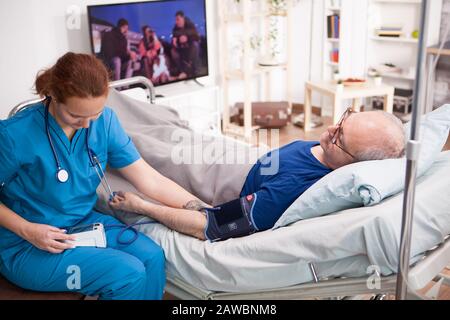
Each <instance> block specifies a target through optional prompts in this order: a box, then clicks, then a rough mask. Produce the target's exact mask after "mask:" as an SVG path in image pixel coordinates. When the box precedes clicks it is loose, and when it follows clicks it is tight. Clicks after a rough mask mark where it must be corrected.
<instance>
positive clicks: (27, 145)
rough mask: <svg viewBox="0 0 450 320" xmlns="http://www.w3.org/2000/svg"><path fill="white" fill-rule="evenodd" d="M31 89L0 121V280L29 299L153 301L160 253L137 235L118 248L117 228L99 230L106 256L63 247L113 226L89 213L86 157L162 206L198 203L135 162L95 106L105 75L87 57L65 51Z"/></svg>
mask: <svg viewBox="0 0 450 320" xmlns="http://www.w3.org/2000/svg"><path fill="white" fill-rule="evenodd" d="M36 91H37V93H38V94H39V95H40V96H42V97H46V99H45V100H44V101H43V102H42V103H38V104H36V105H34V106H32V107H30V108H28V109H27V110H25V111H22V112H20V113H19V114H17V115H16V116H14V117H13V118H11V119H8V120H4V121H0V141H1V143H0V164H1V165H0V185H3V187H2V188H1V190H0V273H1V274H2V275H3V276H4V277H6V278H7V279H8V280H10V281H11V282H12V283H14V284H16V285H18V286H20V287H22V288H24V289H29V290H35V291H46V292H66V291H76V292H79V293H82V294H85V295H89V296H99V297H100V299H105V300H113V299H121V300H122V299H161V298H162V294H163V289H164V285H165V271H164V269H165V266H164V261H165V260H164V253H163V251H162V249H161V248H160V247H159V246H158V245H157V244H155V243H154V242H153V241H152V240H151V239H150V238H148V237H147V236H145V235H143V234H139V236H138V238H137V240H136V241H134V242H132V243H131V244H128V245H123V244H121V243H122V242H120V243H118V241H117V234H118V233H119V231H120V229H108V230H107V231H106V237H107V248H94V247H78V248H74V247H73V245H72V244H71V243H70V240H73V236H71V235H69V234H67V232H66V231H67V229H68V228H70V227H74V226H85V225H89V224H93V223H97V222H100V223H103V224H104V225H118V224H120V223H119V222H118V221H117V220H116V219H114V218H112V217H110V216H105V215H102V214H100V213H98V212H96V211H95V210H94V209H93V208H94V205H95V203H96V199H97V196H96V189H97V187H98V185H99V183H100V178H99V175H98V174H97V172H96V170H95V168H94V165H93V162H92V159H91V156H92V155H94V156H95V157H96V159H97V160H98V162H99V163H100V166H101V167H102V169H103V170H105V168H106V165H107V164H108V165H109V166H110V167H111V168H114V169H117V170H118V171H119V172H120V173H121V174H122V175H123V176H124V177H125V178H126V179H127V180H128V181H129V182H130V183H132V184H133V185H134V186H135V187H136V189H138V190H139V191H140V192H142V193H143V194H146V195H147V196H149V197H150V198H153V199H155V200H157V201H159V202H161V203H164V204H166V205H167V206H171V207H174V208H182V207H183V206H184V205H186V204H188V203H192V202H197V201H198V199H197V198H196V197H194V196H193V195H191V194H189V193H188V192H187V191H185V190H184V189H183V188H181V187H180V186H178V185H177V184H175V183H174V182H172V181H170V180H168V179H166V178H164V177H163V176H161V175H160V174H158V173H157V172H156V171H155V170H154V169H152V168H151V167H150V166H149V165H148V164H147V163H146V162H145V161H144V160H143V159H142V158H141V157H140V155H139V153H138V151H137V150H136V148H135V146H134V144H133V142H132V141H131V139H130V138H129V137H128V136H127V134H126V133H125V132H124V130H123V129H122V127H121V125H120V123H119V120H118V119H117V116H116V115H115V114H114V112H113V111H112V110H111V109H109V108H107V107H105V106H104V105H105V102H106V99H107V94H108V72H107V70H106V69H105V67H104V66H103V64H102V63H101V62H100V61H99V60H97V59H96V58H95V57H93V56H90V55H84V54H75V53H67V54H66V55H64V56H63V57H61V58H60V59H59V60H58V61H57V63H56V64H55V65H54V66H53V67H52V68H50V69H48V70H46V71H44V72H42V73H40V75H39V76H38V77H37V79H36ZM88 148H89V149H88ZM125 236H128V237H131V236H130V235H129V234H128V235H127V234H125ZM125 238H126V237H125ZM125 240H126V239H125ZM74 277H78V278H74Z"/></svg>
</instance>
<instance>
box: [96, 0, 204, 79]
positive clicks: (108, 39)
mask: <svg viewBox="0 0 450 320" xmlns="http://www.w3.org/2000/svg"><path fill="white" fill-rule="evenodd" d="M88 18H89V28H90V37H91V48H92V52H93V54H95V55H96V56H97V57H98V58H99V59H101V60H102V61H103V62H104V64H105V65H106V66H107V68H108V69H109V70H110V71H111V80H119V79H125V78H129V77H133V76H145V77H147V78H149V79H150V80H151V81H152V82H153V84H154V85H155V86H159V85H163V84H168V83H173V82H177V81H185V80H191V79H195V78H198V77H204V76H207V75H208V73H209V72H208V46H207V27H206V4H205V0H163V1H143V2H131V3H130V2H129V3H120V4H109V5H95V6H88Z"/></svg>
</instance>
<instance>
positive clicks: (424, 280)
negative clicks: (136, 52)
mask: <svg viewBox="0 0 450 320" xmlns="http://www.w3.org/2000/svg"><path fill="white" fill-rule="evenodd" d="M131 85H141V86H144V87H145V89H146V90H147V91H148V95H147V98H148V102H149V103H150V104H153V103H154V99H155V90H154V86H153V84H152V83H151V81H150V80H148V79H147V78H145V77H134V78H130V79H125V80H119V81H114V82H111V83H110V85H109V87H110V88H115V89H121V88H122V89H125V90H126V89H128V88H129V86H131ZM42 100H43V99H32V100H27V101H25V102H22V103H20V104H18V105H17V106H16V107H14V108H13V109H12V110H11V112H10V113H9V117H12V116H14V115H15V114H16V113H18V112H20V111H22V110H24V109H26V108H27V107H29V106H31V105H32V104H35V103H38V102H40V101H42ZM449 263H450V236H447V237H446V238H445V239H444V241H443V242H442V244H440V245H438V246H436V247H435V248H432V249H431V250H430V251H428V252H427V253H426V254H425V255H424V257H423V258H422V259H421V260H420V261H418V262H416V263H415V264H414V265H413V266H412V267H411V270H410V271H409V274H408V277H407V279H408V284H409V285H410V287H409V289H410V290H420V289H423V288H424V287H425V286H426V285H427V284H429V283H430V281H435V282H436V284H435V285H434V286H433V287H432V288H431V289H429V290H428V292H427V293H425V294H419V293H417V292H412V291H408V292H407V296H406V297H407V298H409V299H430V298H436V296H437V292H439V289H440V287H441V285H442V284H446V285H449V286H450V276H448V275H446V274H443V273H441V271H442V270H444V269H445V268H448V269H449V270H450V266H449ZM310 270H311V273H312V276H313V279H314V282H311V283H305V284H301V285H296V286H291V287H285V288H277V289H270V290H260V291H253V292H237V293H231V292H213V291H208V290H203V289H199V288H196V287H194V286H192V285H190V284H188V283H187V282H185V281H184V280H182V279H179V278H176V277H173V276H171V275H168V277H167V285H166V292H168V293H169V294H171V295H173V296H175V297H177V298H180V299H186V300H249V299H255V300H260V299H271V300H281V299H329V298H341V299H349V298H351V297H355V296H356V297H357V296H359V295H362V294H372V295H374V299H379V300H381V299H384V298H385V297H386V295H388V294H394V293H396V286H398V276H399V275H395V274H394V275H391V276H387V277H382V276H380V275H378V274H375V276H377V277H378V279H379V286H378V287H377V288H374V289H370V288H369V287H368V285H367V283H368V278H364V277H362V278H337V279H319V278H318V277H317V273H316V270H315V267H314V264H310ZM369 276H370V275H369ZM372 276H374V275H372ZM397 289H398V288H397Z"/></svg>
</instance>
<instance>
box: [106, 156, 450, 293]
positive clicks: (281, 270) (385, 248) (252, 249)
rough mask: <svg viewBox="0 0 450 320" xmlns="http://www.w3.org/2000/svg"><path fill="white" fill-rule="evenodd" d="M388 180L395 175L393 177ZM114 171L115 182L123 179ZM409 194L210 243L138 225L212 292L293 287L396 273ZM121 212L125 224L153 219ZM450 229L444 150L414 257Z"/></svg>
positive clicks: (427, 178)
mask: <svg viewBox="0 0 450 320" xmlns="http://www.w3.org/2000/svg"><path fill="white" fill-rule="evenodd" d="M386 178H388V177H386ZM115 179H118V178H114V176H112V177H111V180H112V184H113V185H114V184H115V183H119V182H118V181H115ZM402 203H403V194H398V195H396V196H394V197H391V198H388V199H386V200H384V201H383V202H382V203H381V204H379V205H377V206H374V207H364V208H357V209H350V210H345V211H342V212H337V213H335V214H333V215H329V216H324V217H320V218H315V219H310V220H304V221H300V222H297V223H295V224H293V225H291V226H289V227H285V228H281V229H278V230H275V231H272V230H269V231H265V232H261V233H257V234H254V235H251V236H248V237H245V238H239V239H230V240H228V241H224V242H218V243H208V242H202V241H199V240H196V239H194V238H191V237H187V236H185V235H182V234H179V233H177V232H174V231H171V230H169V229H167V228H166V227H164V226H162V225H159V224H156V225H145V226H141V227H139V230H140V231H142V232H144V233H145V234H147V235H148V236H149V237H151V238H152V239H154V240H155V241H156V242H157V243H158V244H160V245H161V246H162V248H163V249H164V251H165V255H166V259H167V272H168V273H169V274H170V276H171V277H178V278H180V279H182V280H184V281H185V282H187V283H189V284H191V285H193V286H195V287H198V288H201V289H204V290H208V291H218V292H245V291H256V290H263V289H273V288H281V287H287V286H292V285H296V284H300V283H305V282H310V281H312V280H313V277H312V274H311V272H310V269H309V265H308V264H309V263H310V262H312V263H314V265H315V267H316V269H317V272H318V275H319V277H320V278H335V277H361V276H364V275H366V274H367V271H368V267H369V266H376V267H378V268H379V270H380V272H381V274H382V275H386V276H387V275H390V274H392V273H395V272H396V271H397V261H398V248H399V237H400V229H401V216H402ZM116 216H117V217H118V218H119V219H121V220H122V221H124V222H125V223H133V222H137V221H144V220H146V219H147V218H143V217H142V216H137V215H134V214H130V213H119V214H116ZM448 234H450V152H443V153H441V155H440V156H439V158H438V160H437V161H436V162H435V163H434V164H433V166H432V168H431V169H430V170H429V171H428V172H427V173H426V174H425V175H424V176H423V177H422V178H421V179H419V181H418V185H417V191H416V205H415V218H414V226H413V240H412V247H411V256H412V257H413V258H412V259H411V261H412V262H414V261H416V260H417V259H418V258H420V257H421V255H422V254H423V253H424V252H425V251H427V250H429V249H431V248H432V247H434V246H435V245H437V244H439V243H441V242H442V241H443V240H444V237H445V236H446V235H448Z"/></svg>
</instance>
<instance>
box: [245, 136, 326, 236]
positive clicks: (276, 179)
mask: <svg viewBox="0 0 450 320" xmlns="http://www.w3.org/2000/svg"><path fill="white" fill-rule="evenodd" d="M317 145H319V142H317V141H295V142H292V143H290V144H288V145H286V146H284V147H282V148H280V149H278V150H276V151H272V152H269V153H268V154H267V155H266V156H264V157H263V158H262V159H261V160H260V161H258V162H257V163H256V164H255V165H254V166H253V168H252V169H251V170H250V172H249V174H248V176H247V179H246V181H245V184H244V187H243V188H242V192H241V197H245V196H248V195H250V194H253V193H256V202H255V204H254V207H253V209H252V212H251V217H252V219H253V223H254V224H255V226H256V227H257V228H258V230H260V231H261V230H266V229H270V228H272V227H273V226H274V224H275V222H277V220H278V219H279V218H280V217H281V215H282V214H283V213H284V211H286V209H287V208H289V206H290V205H291V204H292V203H293V202H294V201H295V200H296V199H297V198H298V197H299V196H300V195H301V194H302V193H303V192H305V191H306V190H307V189H308V188H309V187H311V186H312V185H313V184H314V183H316V182H317V181H318V180H320V179H321V178H323V177H324V176H325V175H327V174H328V173H330V172H331V171H332V170H331V169H330V168H327V167H326V166H324V165H323V164H322V163H321V162H320V161H319V160H317V159H316V157H315V156H314V155H313V154H312V153H311V148H313V147H315V146H317ZM274 157H278V170H277V171H276V172H274V174H270V175H265V174H264V173H265V172H264V168H270V167H271V166H272V165H273V161H272V162H269V161H265V160H266V159H272V158H274Z"/></svg>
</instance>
